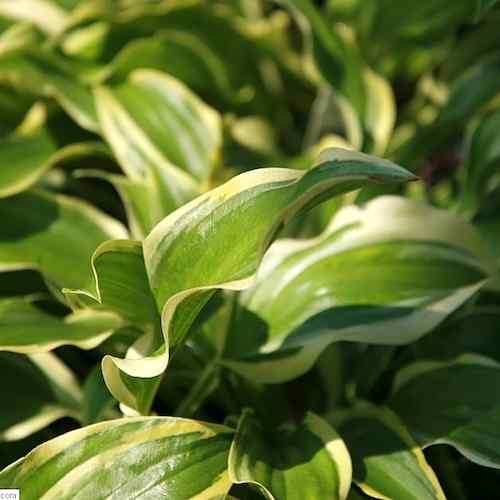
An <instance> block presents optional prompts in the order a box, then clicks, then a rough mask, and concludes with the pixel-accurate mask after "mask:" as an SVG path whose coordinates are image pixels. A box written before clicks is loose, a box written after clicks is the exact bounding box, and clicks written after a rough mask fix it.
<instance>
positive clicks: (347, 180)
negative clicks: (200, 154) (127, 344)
mask: <svg viewBox="0 0 500 500" xmlns="http://www.w3.org/2000/svg"><path fill="white" fill-rule="evenodd" d="M412 179H414V177H413V176H412V174H410V173H408V172H407V171H406V170H404V169H402V168H401V167H398V166H397V165H395V164H393V163H391V162H389V161H386V160H381V159H378V158H375V157H371V156H368V155H364V154H361V153H354V152H351V151H347V150H342V149H331V150H326V151H325V152H324V154H323V156H322V157H321V158H320V160H319V163H318V165H317V166H316V167H315V168H313V169H311V170H310V171H307V172H304V171H300V170H291V169H285V168H272V169H260V170H254V171H250V172H246V173H244V174H241V175H239V176H237V177H235V178H234V179H232V180H230V181H229V182H227V183H226V184H224V185H222V186H220V187H218V188H216V189H214V190H212V191H210V192H208V193H206V194H204V195H202V196H200V197H198V198H196V199H195V200H193V201H192V202H191V203H188V204H187V205H185V206H183V207H182V208H180V209H178V210H177V211H175V212H174V213H172V214H171V215H170V216H168V217H166V218H165V219H164V220H163V221H162V222H161V223H160V224H158V225H157V226H156V227H155V229H154V230H153V231H152V232H151V233H150V234H149V235H148V237H147V238H146V239H145V241H144V243H143V249H144V259H145V264H146V270H147V273H148V277H149V282H150V286H151V289H152V291H153V295H154V297H155V300H156V303H157V306H158V310H159V311H161V319H162V331H163V337H164V339H163V341H162V342H161V343H158V342H157V339H154V341H153V339H150V340H149V341H148V342H145V344H147V345H148V346H149V352H147V351H148V349H146V350H144V349H141V350H140V352H141V354H140V355H138V354H137V353H135V354H134V357H135V359H132V358H129V359H124V360H122V359H118V358H113V357H107V358H105V359H104V362H103V363H104V377H105V380H106V383H107V385H108V387H109V389H110V391H111V392H112V393H113V394H114V396H115V397H116V398H117V399H118V400H120V401H123V400H124V398H125V397H126V396H125V392H126V391H124V389H125V387H124V386H125V384H123V383H120V376H121V374H120V371H121V372H124V373H123V375H126V376H128V377H134V378H136V379H137V380H139V379H141V378H142V379H144V378H152V377H157V376H159V375H161V374H162V373H163V371H164V370H165V369H166V367H167V363H168V358H169V351H170V350H172V349H174V350H175V348H176V347H178V346H179V345H180V344H181V343H182V342H183V341H184V339H185V337H186V335H187V333H188V330H189V328H190V326H191V325H192V323H193V321H194V319H195V318H196V316H197V315H198V313H199V312H200V311H201V309H202V308H203V306H204V305H205V304H206V303H207V301H208V300H209V298H210V297H211V296H212V295H213V293H214V292H215V291H216V290H217V289H229V290H242V289H245V288H248V287H249V286H250V285H251V284H252V283H253V282H254V280H255V273H256V271H257V268H258V266H259V264H260V261H261V259H262V256H263V254H264V252H265V251H266V249H267V247H268V246H269V244H270V243H271V241H272V239H273V237H274V236H275V234H276V232H277V231H278V230H279V228H280V227H281V226H282V225H283V224H286V223H287V222H288V221H289V220H290V219H291V218H292V217H293V216H294V215H295V214H296V213H297V212H301V211H304V210H306V209H308V208H310V207H311V206H313V205H314V204H316V203H319V202H320V201H323V200H325V199H327V198H329V197H331V196H334V195H336V194H341V193H344V192H346V191H349V190H353V189H356V188H358V187H360V186H363V185H365V184H366V183H368V182H371V181H379V182H404V181H408V180H412ZM145 344H144V343H143V344H142V347H144V345H145ZM143 353H145V354H143ZM128 399H129V401H130V398H128Z"/></svg>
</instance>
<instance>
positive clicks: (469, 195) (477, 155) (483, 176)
mask: <svg viewBox="0 0 500 500" xmlns="http://www.w3.org/2000/svg"><path fill="white" fill-rule="evenodd" d="M499 127H500V111H496V112H492V113H490V114H489V115H486V116H485V117H484V118H483V119H482V120H481V121H480V122H479V124H478V125H477V127H476V128H475V129H474V132H473V134H472V136H471V138H470V144H469V151H468V155H467V158H466V161H465V179H464V185H463V191H462V196H463V199H462V206H461V208H462V210H465V211H466V212H467V213H468V215H472V214H474V213H476V212H477V211H478V209H479V208H480V205H481V201H482V198H483V197H484V196H485V195H486V194H487V192H488V184H491V181H492V178H493V176H494V175H495V174H497V173H498V165H499V162H500V139H499V138H498V128H499Z"/></svg>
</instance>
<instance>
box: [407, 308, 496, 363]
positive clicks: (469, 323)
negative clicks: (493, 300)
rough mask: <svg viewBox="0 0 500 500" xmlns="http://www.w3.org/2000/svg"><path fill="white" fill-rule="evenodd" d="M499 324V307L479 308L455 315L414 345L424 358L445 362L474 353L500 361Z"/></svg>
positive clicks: (415, 350)
mask: <svg viewBox="0 0 500 500" xmlns="http://www.w3.org/2000/svg"><path fill="white" fill-rule="evenodd" d="M499 324H500V309H499V308H496V307H491V308H486V307H477V308H474V309H472V310H470V311H467V312H465V311H464V312H463V313H462V314H458V315H455V316H454V317H452V318H451V319H450V320H449V321H447V322H446V323H444V324H443V325H442V326H441V327H440V328H438V329H437V330H435V331H433V332H432V333H431V334H430V335H427V336H425V337H423V338H422V339H420V340H419V341H418V342H417V343H416V344H415V345H414V346H412V347H413V349H414V352H416V353H417V355H418V357H419V358H421V359H428V360H431V359H434V360H443V361H444V360H450V359H453V358H456V357H458V356H460V355H462V354H465V353H473V354H480V355H483V356H488V357H490V358H492V359H495V360H496V361H498V362H499V363H500V342H498V325H499ZM478 332H480V334H478Z"/></svg>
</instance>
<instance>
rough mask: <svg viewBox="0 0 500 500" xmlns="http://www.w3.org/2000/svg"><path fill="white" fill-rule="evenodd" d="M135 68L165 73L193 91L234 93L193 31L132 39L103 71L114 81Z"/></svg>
mask: <svg viewBox="0 0 500 500" xmlns="http://www.w3.org/2000/svg"><path fill="white" fill-rule="evenodd" d="M139 68H148V69H155V70H158V71H163V72H165V73H168V74H170V75H172V76H173V77H175V78H177V79H178V80H180V81H182V82H184V83H185V84H186V85H187V86H188V87H189V88H191V89H193V90H194V91H196V93H200V92H201V93H203V94H204V95H206V94H209V95H210V94H213V93H215V92H217V93H218V94H219V95H220V96H222V97H223V98H225V99H226V100H228V101H232V100H235V99H236V97H237V93H236V90H234V89H233V88H232V82H231V79H230V77H229V75H228V68H226V65H225V63H224V61H223V60H221V59H220V57H219V55H218V54H217V53H216V52H215V51H214V50H213V49H212V48H211V47H210V46H209V45H207V44H206V43H204V40H203V39H202V38H201V37H200V36H198V35H197V34H196V33H189V32H186V31H177V30H175V29H172V30H171V29H168V30H165V31H162V32H160V33H158V34H157V35H155V36H153V37H148V38H142V39H136V40H132V41H131V42H130V43H128V44H127V45H126V46H125V47H124V48H123V49H122V50H121V51H120V52H119V53H118V54H117V55H116V57H115V58H114V59H113V61H112V62H111V63H110V64H109V65H108V67H107V68H106V73H108V74H109V78H110V79H111V80H112V81H116V80H121V79H125V78H126V77H128V75H129V74H130V73H131V72H132V71H134V70H136V69H139Z"/></svg>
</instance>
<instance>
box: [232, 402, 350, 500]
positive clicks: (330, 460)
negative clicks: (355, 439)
mask: <svg viewBox="0 0 500 500" xmlns="http://www.w3.org/2000/svg"><path fill="white" fill-rule="evenodd" d="M229 474H230V477H231V479H232V481H233V482H234V483H238V484H241V483H243V484H244V483H250V484H254V485H256V486H257V487H258V488H259V489H260V490H261V491H262V493H263V494H264V496H265V497H266V498H267V499H269V500H302V499H303V498H318V499H319V498H328V499H332V500H344V499H345V498H347V495H348V493H349V488H350V486H351V477H352V467H351V458H350V456H349V452H348V450H347V448H346V445H345V444H344V442H343V441H342V438H341V437H340V436H339V435H338V434H337V433H336V432H335V431H334V430H333V428H332V427H331V426H330V425H329V424H328V423H327V422H326V421H324V420H323V419H322V418H320V417H318V416H317V415H314V414H313V413H309V414H308V415H307V416H306V417H305V419H304V421H303V422H302V423H301V424H298V425H296V426H294V427H291V426H289V427H284V428H281V429H277V430H272V431H271V430H269V429H264V428H263V427H262V425H261V424H260V422H259V421H258V420H257V419H256V418H255V417H254V416H253V415H252V414H251V413H250V412H249V411H247V412H245V413H244V414H243V415H242V417H241V418H240V422H239V424H238V429H237V431H236V437H235V439H234V442H233V444H232V447H231V452H230V454H229Z"/></svg>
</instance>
